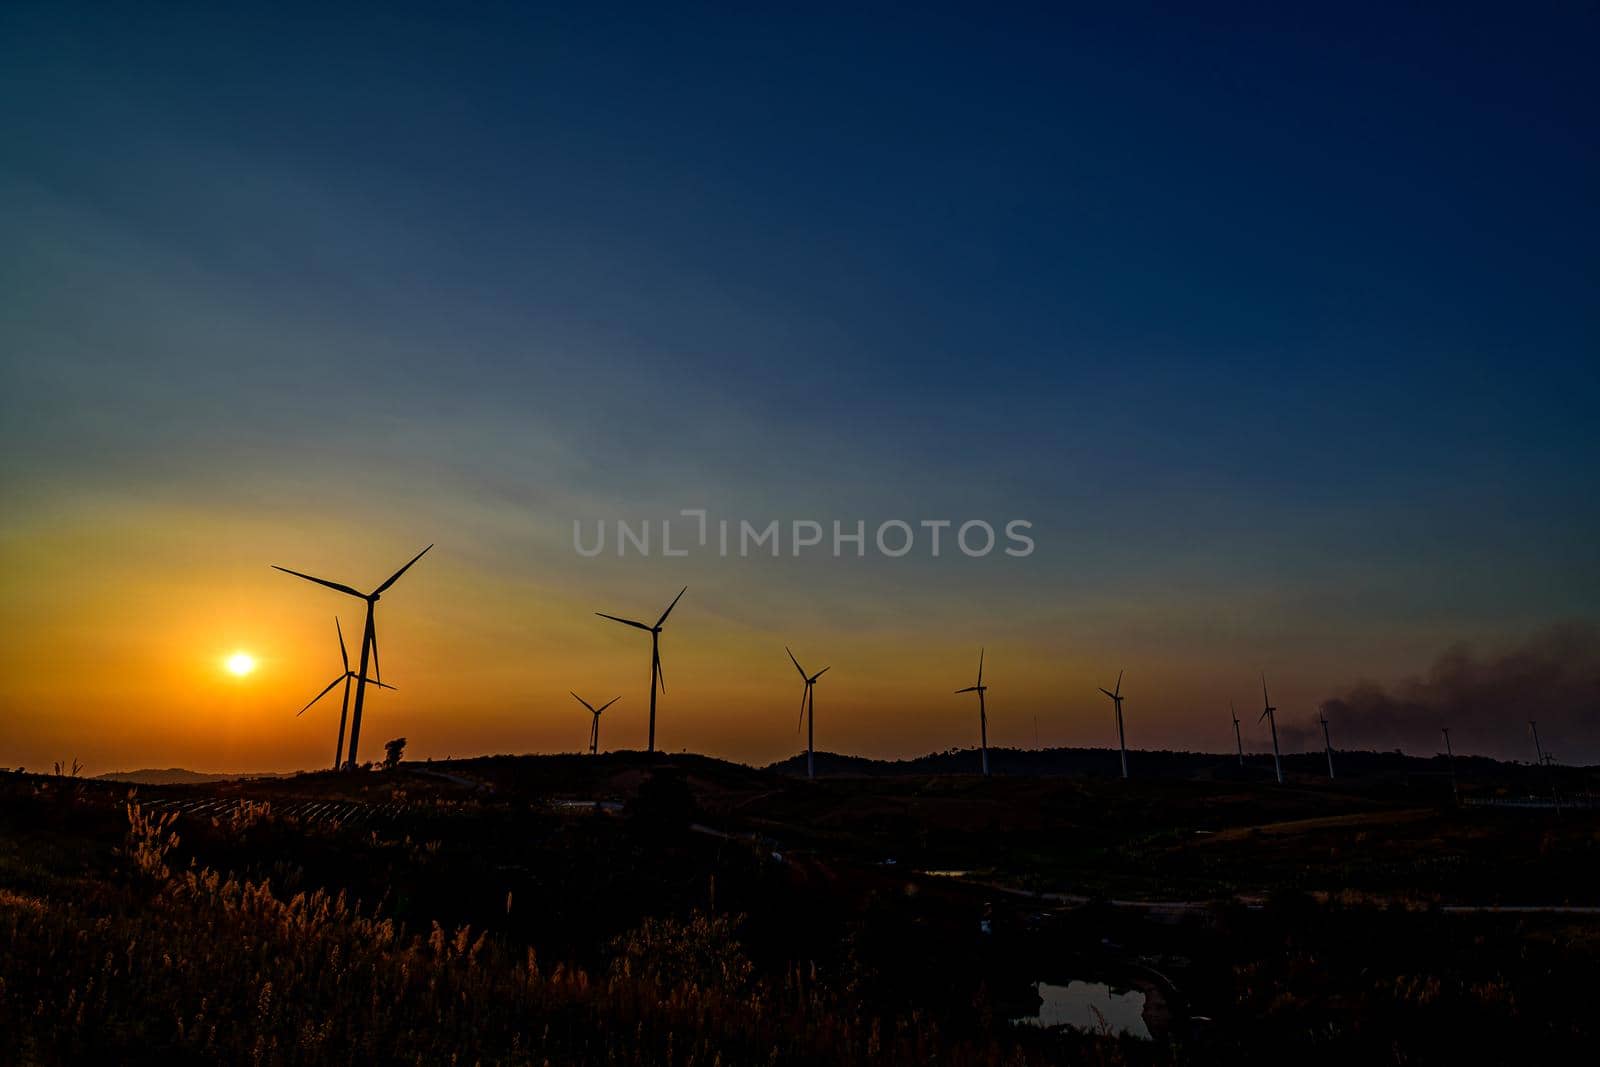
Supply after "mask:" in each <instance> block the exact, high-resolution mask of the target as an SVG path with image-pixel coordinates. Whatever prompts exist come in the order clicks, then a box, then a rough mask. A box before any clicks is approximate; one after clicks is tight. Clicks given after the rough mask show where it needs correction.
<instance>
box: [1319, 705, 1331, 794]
mask: <svg viewBox="0 0 1600 1067" xmlns="http://www.w3.org/2000/svg"><path fill="white" fill-rule="evenodd" d="M1317 721H1318V722H1320V723H1321V724H1322V750H1323V751H1324V752H1326V753H1327V754H1328V781H1330V782H1331V781H1333V742H1332V741H1329V740H1328V716H1327V715H1326V714H1324V713H1323V712H1321V711H1319V712H1317Z"/></svg>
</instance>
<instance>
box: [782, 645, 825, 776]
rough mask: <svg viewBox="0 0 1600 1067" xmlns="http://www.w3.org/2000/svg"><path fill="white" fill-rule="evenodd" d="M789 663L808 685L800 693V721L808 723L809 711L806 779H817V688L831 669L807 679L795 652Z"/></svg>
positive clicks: (784, 647) (785, 646)
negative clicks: (815, 743) (819, 681)
mask: <svg viewBox="0 0 1600 1067" xmlns="http://www.w3.org/2000/svg"><path fill="white" fill-rule="evenodd" d="M783 650H784V651H785V652H789V646H788V645H784V646H783ZM789 662H790V663H793V664H794V669H795V670H797V671H799V672H800V679H801V681H803V682H805V683H806V687H805V689H804V690H802V691H801V693H800V721H801V722H805V721H806V714H807V712H808V711H809V712H810V724H811V725H810V729H808V730H806V777H807V778H815V777H816V776H817V768H816V764H815V762H814V760H815V756H816V749H815V745H814V742H815V741H816V739H817V691H816V688H815V686H816V684H817V679H818V678H821V677H822V676H823V675H824V674H827V673H828V671H829V670H830V668H828V667H824V668H822V669H821V670H820V671H818V672H817V673H816V674H813V675H812V676H811V677H809V678H807V677H806V672H805V668H804V667H802V666H800V661H799V660H797V659H795V658H794V653H793V652H789ZM808 704H809V707H808ZM795 729H797V730H798V729H799V727H798V726H796V727H795Z"/></svg>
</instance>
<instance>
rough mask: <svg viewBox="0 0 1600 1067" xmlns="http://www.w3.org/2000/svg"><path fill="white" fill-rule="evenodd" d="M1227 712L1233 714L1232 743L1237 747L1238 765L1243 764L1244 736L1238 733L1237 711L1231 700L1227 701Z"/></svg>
mask: <svg viewBox="0 0 1600 1067" xmlns="http://www.w3.org/2000/svg"><path fill="white" fill-rule="evenodd" d="M1228 714H1229V715H1232V716H1233V743H1234V744H1235V745H1237V746H1238V747H1239V766H1241V767H1243V766H1244V738H1243V737H1241V736H1240V735H1239V712H1238V709H1236V708H1235V707H1234V706H1233V701H1231V700H1230V701H1228Z"/></svg>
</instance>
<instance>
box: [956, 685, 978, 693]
mask: <svg viewBox="0 0 1600 1067" xmlns="http://www.w3.org/2000/svg"><path fill="white" fill-rule="evenodd" d="M977 691H978V687H977V686H975V685H969V686H967V687H966V688H965V689H957V690H956V692H958V693H976V692H977Z"/></svg>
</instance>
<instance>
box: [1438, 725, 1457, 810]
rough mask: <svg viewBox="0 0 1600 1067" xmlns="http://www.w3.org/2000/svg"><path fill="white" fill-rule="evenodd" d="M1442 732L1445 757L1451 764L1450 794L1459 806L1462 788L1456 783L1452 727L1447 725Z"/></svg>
mask: <svg viewBox="0 0 1600 1067" xmlns="http://www.w3.org/2000/svg"><path fill="white" fill-rule="evenodd" d="M1440 732H1441V733H1443V734H1444V758H1445V760H1446V761H1447V762H1448V763H1449V764H1450V796H1451V799H1453V800H1454V801H1455V802H1456V804H1457V806H1459V805H1460V804H1461V790H1460V788H1459V787H1457V785H1456V754H1455V751H1454V750H1453V749H1452V748H1451V747H1450V727H1448V726H1446V727H1444V728H1443V729H1442V730H1441V731H1440Z"/></svg>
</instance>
